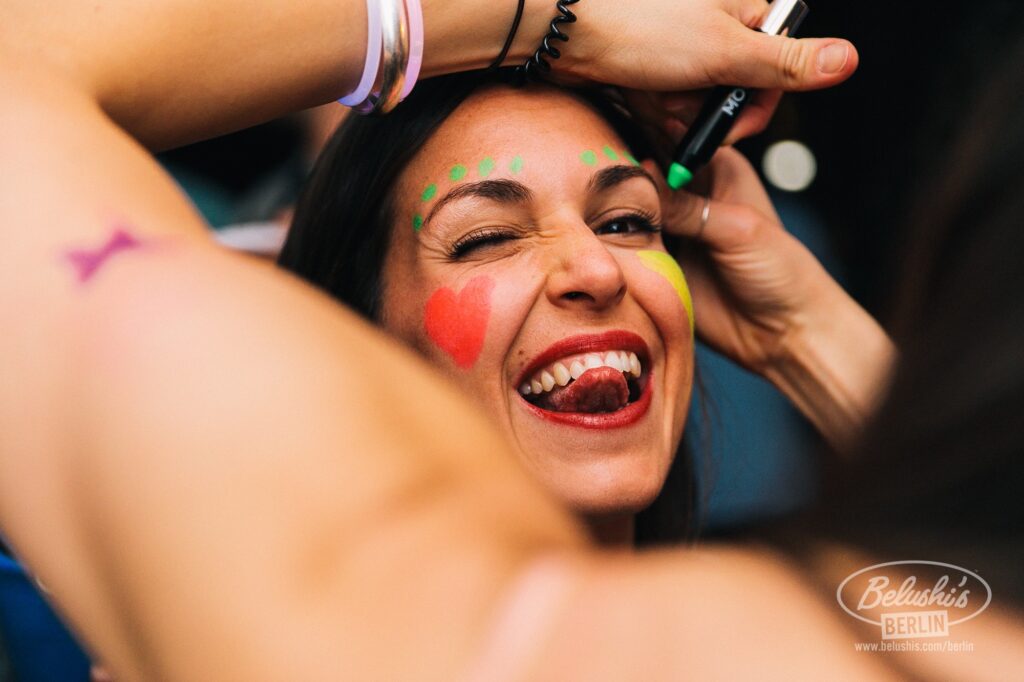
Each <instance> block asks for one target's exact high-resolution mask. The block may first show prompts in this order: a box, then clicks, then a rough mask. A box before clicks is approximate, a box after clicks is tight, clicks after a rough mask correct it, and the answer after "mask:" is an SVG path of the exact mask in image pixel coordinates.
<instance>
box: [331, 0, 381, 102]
mask: <svg viewBox="0 0 1024 682" xmlns="http://www.w3.org/2000/svg"><path fill="white" fill-rule="evenodd" d="M366 24H367V27H366V61H365V62H364V63H363V77H362V78H361V79H360V80H359V85H357V86H356V89H355V90H353V91H352V92H350V93H349V94H347V95H345V96H344V97H342V98H341V99H339V100H338V101H339V102H340V103H341V104H344V105H345V106H347V107H351V106H355V105H357V104H362V103H363V101H365V100H366V98H367V97H369V95H370V90H372V89H373V84H374V82H375V81H376V80H377V70H378V69H379V68H380V51H381V49H380V48H381V43H382V42H383V38H382V37H381V27H380V0H366Z"/></svg>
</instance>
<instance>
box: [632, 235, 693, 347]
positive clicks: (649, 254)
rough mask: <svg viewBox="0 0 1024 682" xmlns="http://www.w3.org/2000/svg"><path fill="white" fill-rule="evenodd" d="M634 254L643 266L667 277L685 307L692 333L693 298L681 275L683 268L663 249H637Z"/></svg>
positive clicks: (684, 278)
mask: <svg viewBox="0 0 1024 682" xmlns="http://www.w3.org/2000/svg"><path fill="white" fill-rule="evenodd" d="M636 255H637V256H639V257H640V262H641V263H643V264H644V267H646V268H647V269H648V270H654V271H655V272H656V273H658V274H659V275H661V276H662V277H664V278H665V279H667V280H668V281H669V284H671V285H672V288H673V289H675V290H676V293H677V294H679V300H680V301H681V302H682V304H683V308H685V309H686V316H687V318H689V320H690V333H691V334H692V333H693V327H694V320H693V298H692V297H691V296H690V287H688V286H686V277H685V276H684V275H683V269H682V268H680V267H679V263H677V262H676V259H675V258H673V257H672V256H670V255H668V254H667V253H665V252H664V251H637V253H636Z"/></svg>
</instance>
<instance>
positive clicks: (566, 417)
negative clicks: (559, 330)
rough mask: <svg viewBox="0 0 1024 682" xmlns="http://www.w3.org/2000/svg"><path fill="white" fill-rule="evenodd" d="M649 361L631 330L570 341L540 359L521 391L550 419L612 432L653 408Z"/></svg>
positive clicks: (527, 401) (519, 388)
mask: <svg viewBox="0 0 1024 682" xmlns="http://www.w3.org/2000/svg"><path fill="white" fill-rule="evenodd" d="M650 375H651V372H650V359H649V354H648V352H647V345H646V344H645V343H644V341H643V339H641V338H640V337H639V336H637V335H635V334H633V333H631V332H609V333H607V334H602V335H599V336H581V337H573V338H571V339H566V340H565V341H562V342H559V343H557V344H555V345H554V346H552V347H551V348H550V349H548V350H547V351H545V352H544V353H543V354H542V355H541V356H540V357H539V358H538V359H537V360H535V361H534V362H533V363H532V364H531V366H530V368H529V369H528V370H527V372H525V373H524V375H523V377H522V378H521V380H520V383H519V387H518V392H519V395H520V396H521V397H522V399H523V400H524V401H525V402H526V403H528V404H529V405H530V406H531V407H532V408H533V409H534V411H535V412H536V413H537V414H538V415H539V416H542V417H544V418H546V419H550V420H553V421H558V422H563V423H570V424H574V425H577V426H591V427H600V428H607V427H610V426H620V425H625V424H628V423H632V422H633V421H635V420H636V419H639V418H640V416H642V415H643V413H644V412H646V409H647V406H648V405H649V404H650V393H651V392H650V390H649V387H650V379H651V377H650Z"/></svg>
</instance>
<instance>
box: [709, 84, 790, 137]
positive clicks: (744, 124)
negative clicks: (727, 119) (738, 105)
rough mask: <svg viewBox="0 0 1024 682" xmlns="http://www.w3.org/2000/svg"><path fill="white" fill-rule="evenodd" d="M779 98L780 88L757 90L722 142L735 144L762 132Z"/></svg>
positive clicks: (770, 118)
mask: <svg viewBox="0 0 1024 682" xmlns="http://www.w3.org/2000/svg"><path fill="white" fill-rule="evenodd" d="M781 99H782V90H758V91H757V92H756V93H755V94H754V97H753V99H751V100H750V103H749V104H748V105H747V107H746V108H745V109H744V110H743V113H742V114H740V117H739V118H738V119H737V120H736V125H734V126H733V128H732V130H731V131H729V134H728V135H727V136H726V138H725V142H724V143H723V144H727V145H730V144H735V143H736V142H739V141H740V140H742V139H744V138H746V137H752V136H753V135H757V134H758V133H760V132H762V131H763V130H764V129H765V128H767V127H768V124H769V123H770V122H771V120H772V116H774V115H775V110H776V109H777V108H778V106H779V101H780V100H781Z"/></svg>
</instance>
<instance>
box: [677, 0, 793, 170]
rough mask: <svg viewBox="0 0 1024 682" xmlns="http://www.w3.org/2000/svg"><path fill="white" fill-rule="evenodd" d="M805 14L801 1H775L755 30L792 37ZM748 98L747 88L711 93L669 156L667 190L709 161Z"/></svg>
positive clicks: (724, 89) (721, 89)
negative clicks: (670, 162) (670, 163)
mask: <svg viewBox="0 0 1024 682" xmlns="http://www.w3.org/2000/svg"><path fill="white" fill-rule="evenodd" d="M807 11H808V10H807V5H806V4H804V2H803V0H775V1H774V2H773V3H772V5H771V9H770V10H768V16H766V17H765V19H764V21H763V22H761V27H760V28H759V29H758V30H759V31H761V32H762V33H767V34H768V35H773V36H777V35H782V34H786V35H787V36H790V37H792V36H793V35H794V34H795V33H796V30H797V28H799V26H800V23H801V22H802V21H803V20H804V17H806V16H807ZM752 95H753V90H751V89H749V88H738V87H733V86H729V85H724V86H719V87H717V88H715V89H714V90H712V91H711V94H710V95H709V96H708V100H707V102H706V103H705V104H704V107H703V108H702V109H701V110H700V114H698V115H697V119H696V120H695V121H694V122H693V125H691V126H690V129H689V130H688V131H686V136H685V137H683V140H682V142H680V143H679V146H678V147H676V152H675V154H673V155H672V165H671V166H669V169H668V185H669V187H671V188H672V189H679V188H680V187H683V186H685V185H687V184H689V183H690V181H691V180H693V175H694V174H695V173H696V172H697V171H699V170H700V169H701V168H703V167H704V166H705V165H707V163H708V162H709V161H711V157H712V156H714V155H715V152H716V151H718V147H719V146H721V144H722V141H723V140H725V137H726V135H728V134H729V131H730V130H732V126H733V124H734V123H736V119H737V118H738V117H739V115H740V112H742V111H743V109H744V107H745V106H746V104H747V101H748V100H749V99H750V97H751V96H752Z"/></svg>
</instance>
